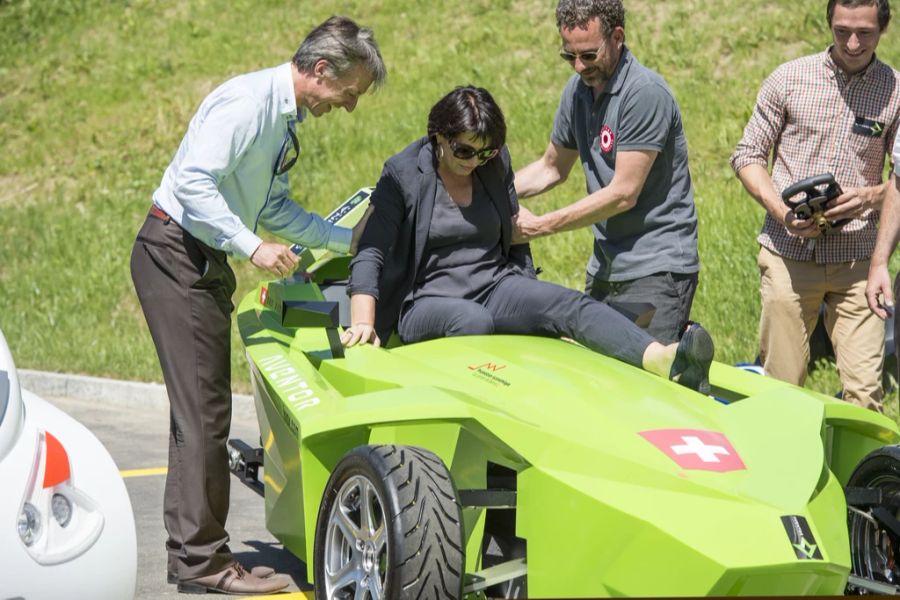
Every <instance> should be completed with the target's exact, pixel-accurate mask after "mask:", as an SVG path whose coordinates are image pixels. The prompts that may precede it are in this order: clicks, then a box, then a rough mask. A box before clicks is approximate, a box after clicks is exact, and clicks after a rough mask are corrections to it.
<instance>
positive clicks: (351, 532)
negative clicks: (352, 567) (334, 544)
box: [332, 505, 362, 554]
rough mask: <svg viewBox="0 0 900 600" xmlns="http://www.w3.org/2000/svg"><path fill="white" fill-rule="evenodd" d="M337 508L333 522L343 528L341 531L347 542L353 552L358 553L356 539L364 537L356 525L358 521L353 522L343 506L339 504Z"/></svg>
mask: <svg viewBox="0 0 900 600" xmlns="http://www.w3.org/2000/svg"><path fill="white" fill-rule="evenodd" d="M336 508H337V510H335V514H334V519H332V522H333V523H334V524H335V525H337V526H338V529H340V530H341V533H343V534H344V537H345V538H346V539H347V543H348V544H350V548H351V551H352V552H353V554H356V541H357V540H359V539H361V538H362V532H361V531H360V530H359V528H358V527H357V526H356V523H354V522H353V519H351V518H350V517H349V516H348V515H347V513H345V512H344V507H343V506H341V505H338V506H337V507H336Z"/></svg>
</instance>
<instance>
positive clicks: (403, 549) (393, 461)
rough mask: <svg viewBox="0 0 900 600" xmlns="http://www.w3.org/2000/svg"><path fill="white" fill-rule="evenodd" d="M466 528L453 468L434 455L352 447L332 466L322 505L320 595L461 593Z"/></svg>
mask: <svg viewBox="0 0 900 600" xmlns="http://www.w3.org/2000/svg"><path fill="white" fill-rule="evenodd" d="M361 498H367V499H368V500H367V504H366V505H365V506H364V505H363V503H362V502H361V501H360V499H361ZM366 506H367V507H368V508H365V507H366ZM366 515H370V516H371V518H368V519H367V518H366ZM365 522H369V523H372V526H371V527H368V528H367V527H365ZM462 525H463V523H462V512H461V509H460V505H459V501H458V499H457V495H456V490H455V489H454V486H453V481H452V480H451V478H450V473H449V472H448V470H447V467H446V466H445V465H444V463H443V462H442V461H441V459H440V458H438V457H437V456H435V455H434V454H433V453H431V452H429V451H427V450H423V449H422V448H415V447H412V446H360V447H358V448H354V449H353V450H351V451H350V452H348V453H347V454H346V455H345V456H344V457H343V458H342V459H341V461H340V462H339V463H338V465H337V467H335V469H334V471H333V472H332V474H331V477H330V478H329V480H328V483H327V485H326V486H325V493H324V495H323V497H322V503H321V504H320V506H319V516H318V521H317V523H316V539H315V550H314V555H313V565H314V569H315V584H316V599H317V600H336V599H344V598H347V599H351V598H354V597H356V598H361V597H364V596H366V597H370V598H373V597H374V598H386V599H388V600H395V599H400V598H404V599H406V598H410V599H412V598H415V599H426V598H428V599H454V600H455V599H457V598H461V597H462V584H463V575H464V568H465V553H464V548H465V546H464V545H463V526H462ZM367 532H368V533H367ZM378 532H381V533H380V534H379V533H378ZM339 574H343V575H344V577H343V578H339V577H338V575H339ZM340 579H343V581H344V582H346V583H343V584H342V583H341V580H340ZM358 588H359V589H360V590H361V591H364V592H365V594H356V592H357V589H358Z"/></svg>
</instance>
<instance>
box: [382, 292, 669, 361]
mask: <svg viewBox="0 0 900 600" xmlns="http://www.w3.org/2000/svg"><path fill="white" fill-rule="evenodd" d="M399 333H400V339H401V340H403V342H405V343H412V342H419V341H423V340H430V339H435V338H439V337H445V336H455V335H482V334H491V333H507V334H518V335H541V336H546V337H568V338H572V339H573V340H575V341H577V342H578V343H580V344H583V345H585V346H587V347H588V348H590V349H591V350H594V351H596V352H599V353H601V354H605V355H606V356H612V357H613V358H617V359H619V360H622V361H625V362H626V363H628V364H630V365H634V366H636V367H640V366H642V365H641V363H642V359H643V357H644V351H645V350H646V349H647V346H649V345H650V343H651V342H653V338H652V337H650V335H649V334H648V333H647V332H645V331H644V330H643V329H641V328H640V327H638V326H637V325H635V324H634V323H632V322H631V321H629V320H628V319H627V318H626V317H624V316H622V315H621V314H620V313H618V312H617V311H615V310H614V309H612V308H610V307H609V306H607V305H605V304H603V303H602V302H598V301H597V300H594V299H593V298H591V297H590V296H587V295H585V294H582V293H581V292H579V291H577V290H573V289H569V288H566V287H562V286H559V285H556V284H554V283H549V282H546V281H538V280H536V279H531V278H529V277H524V276H521V275H509V276H507V277H504V278H503V279H501V280H500V281H499V282H498V283H497V284H496V285H495V286H494V289H493V291H491V293H490V295H489V296H488V298H487V300H485V301H484V303H482V304H480V303H478V302H475V301H472V300H463V299H460V298H443V297H423V298H417V299H416V300H415V301H413V302H412V303H411V304H410V305H408V306H406V307H405V308H404V310H403V312H402V314H401V316H400V324H399Z"/></svg>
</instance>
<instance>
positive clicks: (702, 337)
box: [669, 321, 715, 395]
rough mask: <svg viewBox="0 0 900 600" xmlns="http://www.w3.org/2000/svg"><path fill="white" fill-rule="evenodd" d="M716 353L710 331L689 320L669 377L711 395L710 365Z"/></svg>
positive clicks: (679, 342)
mask: <svg viewBox="0 0 900 600" xmlns="http://www.w3.org/2000/svg"><path fill="white" fill-rule="evenodd" d="M714 354H715V346H714V344H713V340H712V337H710V335H709V332H708V331H706V329H704V328H703V326H702V325H700V324H699V323H694V322H693V321H688V323H687V325H686V326H685V328H684V331H683V332H682V334H681V339H680V340H679V341H678V349H677V350H676V351H675V362H673V363H672V369H671V370H670V371H669V379H671V380H672V381H677V382H678V383H680V384H681V385H683V386H685V387H689V388H691V389H692V390H696V391H698V392H700V393H701V394H705V395H709V391H710V390H709V367H710V365H711V364H712V361H713V355H714Z"/></svg>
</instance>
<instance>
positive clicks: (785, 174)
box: [731, 47, 900, 264]
mask: <svg viewBox="0 0 900 600" xmlns="http://www.w3.org/2000/svg"><path fill="white" fill-rule="evenodd" d="M898 116H900V73H898V72H897V71H895V70H894V69H892V68H891V67H889V66H887V65H886V64H884V63H882V62H881V61H879V60H878V59H877V58H876V59H874V60H873V61H872V63H871V64H870V65H869V66H868V67H867V68H866V69H865V70H864V71H863V72H861V73H858V74H856V75H854V76H853V77H847V75H845V74H844V73H843V72H842V71H841V70H840V69H839V68H838V66H837V65H836V64H835V63H834V60H832V58H831V47H829V48H828V49H827V50H826V51H825V52H821V53H819V54H813V55H812V56H806V57H803V58H799V59H797V60H793V61H790V62H788V63H785V64H783V65H781V66H780V67H778V69H776V70H775V72H774V73H772V75H770V76H769V78H768V79H766V81H765V82H764V83H763V85H762V88H761V89H760V91H759V96H758V97H757V100H756V107H755V108H754V110H753V115H752V116H751V117H750V121H749V122H748V123H747V128H746V129H745V130H744V137H743V138H742V139H741V141H740V143H739V144H738V145H737V149H736V150H735V151H734V154H733V155H732V157H731V166H732V168H734V170H735V172H738V171H740V169H742V168H743V167H745V166H746V165H749V164H754V163H756V164H760V165H763V166H768V159H769V155H770V153H773V154H774V160H773V163H774V164H773V166H772V183H773V184H774V186H775V190H776V191H777V192H778V193H779V194H780V193H781V192H782V190H784V189H785V188H786V187H788V186H789V185H791V184H793V183H796V182H797V181H800V180H801V179H806V178H807V177H812V176H815V175H820V174H822V173H833V174H834V177H835V180H836V181H837V182H838V184H839V185H840V186H841V188H842V189H844V190H846V189H849V188H858V187H868V186H874V185H879V184H881V183H882V172H883V170H884V159H885V156H886V155H889V154H890V152H891V149H892V146H893V142H894V136H895V135H896V133H897V124H898V122H897V119H898ZM773 151H774V152H773ZM878 214H879V213H878V211H877V210H874V209H869V210H867V211H866V212H864V213H863V214H862V215H860V216H859V217H857V218H856V219H853V220H852V221H850V222H849V223H847V224H846V225H845V226H844V227H843V228H841V229H840V230H832V231H831V232H829V233H828V234H827V235H820V236H819V237H817V238H812V239H807V238H802V237H799V236H795V235H793V234H791V233H789V232H788V230H787V228H786V227H785V226H784V225H782V224H781V223H779V222H778V221H776V220H775V219H773V218H772V216H771V215H769V214H766V220H765V223H763V228H762V231H761V232H760V234H759V237H758V238H757V240H758V241H759V243H760V244H761V245H762V246H764V247H766V248H768V249H769V250H771V251H772V252H774V253H776V254H779V255H781V256H783V257H785V258H788V259H791V260H799V261H812V260H814V261H815V262H817V263H819V264H822V263H839V262H849V261H853V260H864V259H867V258H869V257H870V256H871V255H872V250H873V249H874V247H875V236H876V227H877V225H878Z"/></svg>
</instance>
